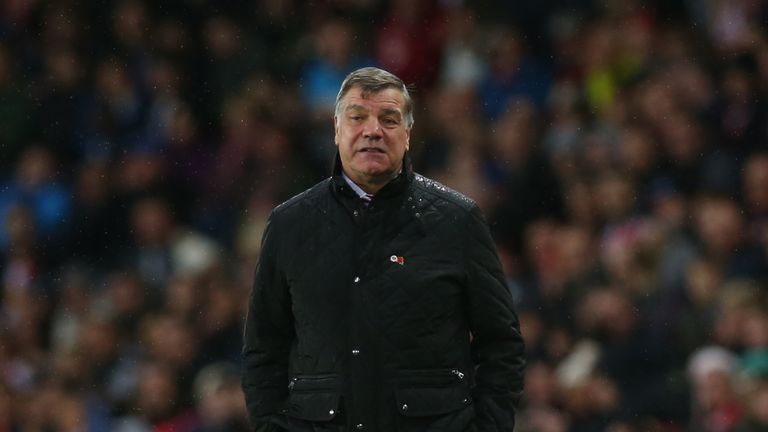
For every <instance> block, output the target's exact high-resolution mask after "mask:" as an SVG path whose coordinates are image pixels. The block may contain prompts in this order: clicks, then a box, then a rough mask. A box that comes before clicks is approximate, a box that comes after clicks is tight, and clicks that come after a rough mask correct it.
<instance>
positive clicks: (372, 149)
mask: <svg viewBox="0 0 768 432" xmlns="http://www.w3.org/2000/svg"><path fill="white" fill-rule="evenodd" d="M357 152H358V153H386V152H385V151H384V149H380V148H378V147H364V148H361V149H360V150H358V151H357Z"/></svg>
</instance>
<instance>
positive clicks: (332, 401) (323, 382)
mask: <svg viewBox="0 0 768 432" xmlns="http://www.w3.org/2000/svg"><path fill="white" fill-rule="evenodd" d="M288 389H289V396H288V413H287V414H288V416H290V417H293V418H296V419H300V420H306V421H313V422H326V421H331V420H333V419H334V418H335V417H336V415H337V414H338V412H339V400H340V397H341V392H340V386H339V377H338V375H335V374H323V375H297V376H295V377H293V378H292V379H291V381H290V383H289V384H288Z"/></svg>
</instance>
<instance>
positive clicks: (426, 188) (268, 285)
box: [243, 155, 524, 432]
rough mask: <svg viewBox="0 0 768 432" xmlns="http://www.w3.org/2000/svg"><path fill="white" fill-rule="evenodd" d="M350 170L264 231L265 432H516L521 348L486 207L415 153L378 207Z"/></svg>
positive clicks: (250, 362)
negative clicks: (441, 178)
mask: <svg viewBox="0 0 768 432" xmlns="http://www.w3.org/2000/svg"><path fill="white" fill-rule="evenodd" d="M340 173H341V171H340V164H339V162H338V159H337V164H336V168H335V175H334V176H333V177H331V178H329V179H328V180H326V181H323V182H321V183H319V184H317V185H315V186H314V187H312V188H311V189H309V190H307V191H305V192H304V193H302V194H300V195H298V196H296V197H294V198H292V199H291V200H289V201H287V202H286V203H284V204H282V205H280V206H278V207H277V208H276V209H275V210H274V211H273V212H272V215H271V216H270V221H269V224H268V226H267V228H266V230H265V233H264V238H263V240H262V253H261V258H260V260H259V263H258V265H257V269H256V276H255V281H254V286H253V290H252V293H251V297H250V305H249V312H248V318H247V322H246V328H245V346H244V349H243V360H244V370H243V390H244V392H245V397H246V403H247V406H248V411H249V415H250V417H251V420H252V421H253V423H254V425H255V426H256V430H264V431H282V430H286V429H287V430H290V431H319V430H322V431H381V432H389V431H441V432H451V431H511V430H512V429H513V427H514V412H515V406H516V403H517V401H518V399H519V397H520V393H521V391H522V374H523V368H524V357H523V355H524V354H523V341H522V338H521V336H520V331H519V325H518V320H517V316H516V315H515V312H514V311H513V309H512V299H511V297H510V294H509V291H508V289H507V287H506V285H505V282H504V276H503V275H502V272H501V269H500V265H499V261H498V258H497V256H496V252H495V248H494V245H493V242H492V240H491V237H490V235H489V232H488V228H487V225H486V223H485V221H484V219H483V217H482V215H481V213H480V210H479V209H478V207H477V206H476V205H475V203H474V202H473V201H471V200H470V199H468V198H466V197H465V196H463V195H461V194H459V193H458V192H455V191H452V190H450V189H448V188H446V187H444V186H442V185H441V184H439V183H437V182H434V181H432V180H429V179H427V178H425V177H422V176H420V175H417V174H414V173H413V171H412V169H411V165H410V160H409V157H408V156H407V155H406V157H405V168H404V170H403V172H402V173H401V174H400V176H398V177H397V178H396V179H395V180H393V181H392V182H390V183H389V184H388V185H386V186H385V187H384V188H382V189H381V190H380V191H379V192H378V193H377V194H376V195H375V197H374V199H373V202H372V204H371V205H370V206H368V207H364V206H363V205H362V201H361V200H360V199H359V198H358V197H357V196H356V195H355V193H354V191H353V190H351V188H350V187H349V186H348V185H347V184H346V182H345V181H344V179H343V178H342V177H341V174H340Z"/></svg>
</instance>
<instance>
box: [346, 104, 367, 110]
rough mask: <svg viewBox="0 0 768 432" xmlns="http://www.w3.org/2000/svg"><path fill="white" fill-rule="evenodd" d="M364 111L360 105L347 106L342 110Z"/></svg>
mask: <svg viewBox="0 0 768 432" xmlns="http://www.w3.org/2000/svg"><path fill="white" fill-rule="evenodd" d="M355 110H356V111H366V109H365V107H364V106H362V105H356V104H353V105H347V107H346V108H344V111H355Z"/></svg>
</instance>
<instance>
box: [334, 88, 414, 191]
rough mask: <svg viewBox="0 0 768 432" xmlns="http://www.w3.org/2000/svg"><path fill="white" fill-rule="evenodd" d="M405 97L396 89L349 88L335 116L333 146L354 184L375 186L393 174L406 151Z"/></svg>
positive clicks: (394, 174) (408, 137)
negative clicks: (367, 92) (364, 89)
mask: <svg viewBox="0 0 768 432" xmlns="http://www.w3.org/2000/svg"><path fill="white" fill-rule="evenodd" d="M410 136H411V131H410V129H409V128H407V127H406V125H405V99H404V98H403V94H402V93H401V92H400V91H399V90H398V89H395V88H387V89H384V90H382V91H380V92H378V93H370V94H367V95H365V96H364V95H363V93H362V91H361V90H360V88H359V87H352V88H351V89H350V90H349V92H348V93H347V94H346V96H344V99H342V101H341V112H340V114H339V117H338V118H336V138H335V140H336V146H338V148H339V155H340V156H341V164H342V166H343V167H344V172H345V173H346V174H347V175H348V176H349V177H350V178H351V179H352V181H354V182H355V183H357V184H359V185H361V186H363V187H364V188H365V186H375V185H378V187H380V186H382V185H384V184H385V183H386V182H388V181H389V180H390V179H392V178H393V177H395V176H396V175H397V173H398V172H399V171H400V168H401V166H402V163H403V155H404V154H405V151H406V150H408V146H409V140H410Z"/></svg>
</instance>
